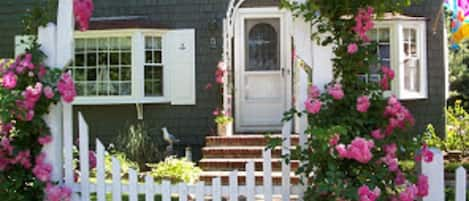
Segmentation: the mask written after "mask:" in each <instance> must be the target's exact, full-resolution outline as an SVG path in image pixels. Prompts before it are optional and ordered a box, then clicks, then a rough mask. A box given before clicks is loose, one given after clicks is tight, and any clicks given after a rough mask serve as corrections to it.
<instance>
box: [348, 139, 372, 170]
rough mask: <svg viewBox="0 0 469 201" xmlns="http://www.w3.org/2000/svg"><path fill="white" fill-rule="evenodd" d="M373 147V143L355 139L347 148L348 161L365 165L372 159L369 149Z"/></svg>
mask: <svg viewBox="0 0 469 201" xmlns="http://www.w3.org/2000/svg"><path fill="white" fill-rule="evenodd" d="M374 146H375V144H374V143H373V141H371V140H366V139H364V138H361V137H356V138H355V139H354V140H353V141H352V143H351V144H350V145H348V146H347V155H348V156H349V158H350V159H355V160H356V161H358V162H360V163H363V164H366V163H368V162H369V161H370V160H371V159H372V158H373V154H372V153H371V149H372V148H373V147H374Z"/></svg>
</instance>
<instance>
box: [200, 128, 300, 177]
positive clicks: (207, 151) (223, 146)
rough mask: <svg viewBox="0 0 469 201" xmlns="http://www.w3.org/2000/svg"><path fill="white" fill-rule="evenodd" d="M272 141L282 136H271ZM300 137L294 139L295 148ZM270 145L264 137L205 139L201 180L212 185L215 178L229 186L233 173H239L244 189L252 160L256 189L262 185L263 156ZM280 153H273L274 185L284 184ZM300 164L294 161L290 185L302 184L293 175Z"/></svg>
mask: <svg viewBox="0 0 469 201" xmlns="http://www.w3.org/2000/svg"><path fill="white" fill-rule="evenodd" d="M271 137H273V138H281V135H272V136H271ZM298 141H299V138H298V136H297V135H292V136H291V144H292V147H294V146H296V145H297V144H298ZM266 144H267V139H266V138H265V136H264V135H234V136H229V137H221V136H209V137H207V138H206V147H204V148H203V149H202V154H203V159H202V160H201V161H199V166H200V167H201V168H202V170H203V173H202V175H201V177H200V180H201V181H203V182H205V183H207V184H211V182H212V178H215V177H220V178H221V181H222V184H224V185H227V184H228V183H229V174H230V172H231V171H233V170H238V175H239V176H238V183H239V184H240V185H245V183H246V173H245V166H246V163H247V162H248V161H249V160H253V161H254V167H255V171H256V172H255V174H254V175H255V182H256V185H262V184H263V175H264V174H263V172H262V164H263V158H262V152H263V150H264V149H265V147H266ZM280 156H281V149H280V148H277V149H274V150H272V182H273V184H274V185H281V184H282V159H281V158H280ZM298 166H299V162H298V161H291V170H292V174H291V176H290V182H291V183H292V184H298V183H299V177H297V176H295V175H294V174H293V172H294V171H295V170H296V169H297V168H298Z"/></svg>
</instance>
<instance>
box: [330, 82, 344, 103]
mask: <svg viewBox="0 0 469 201" xmlns="http://www.w3.org/2000/svg"><path fill="white" fill-rule="evenodd" d="M327 92H328V93H329V95H331V96H332V98H334V99H335V100H341V99H342V98H344V91H343V90H342V85H341V84H338V83H336V84H334V85H333V86H329V87H328V88H327Z"/></svg>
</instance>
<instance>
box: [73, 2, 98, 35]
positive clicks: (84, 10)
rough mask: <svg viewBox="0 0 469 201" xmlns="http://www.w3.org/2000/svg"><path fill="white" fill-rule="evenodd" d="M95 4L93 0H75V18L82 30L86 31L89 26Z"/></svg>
mask: <svg viewBox="0 0 469 201" xmlns="http://www.w3.org/2000/svg"><path fill="white" fill-rule="evenodd" d="M93 10H94V5H93V1H92V0H74V1H73V12H74V14H75V20H76V21H77V22H78V24H79V25H80V31H86V30H88V27H89V21H90V18H91V16H92V15H93Z"/></svg>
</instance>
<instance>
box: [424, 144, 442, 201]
mask: <svg viewBox="0 0 469 201" xmlns="http://www.w3.org/2000/svg"><path fill="white" fill-rule="evenodd" d="M430 150H431V151H432V152H433V161H432V162H431V163H427V162H422V165H421V166H422V173H423V174H424V175H427V176H428V184H429V189H428V192H429V194H428V196H426V197H424V198H423V199H422V200H423V201H444V200H445V178H444V172H445V170H444V161H443V153H442V152H441V151H440V150H438V149H434V148H431V149H430Z"/></svg>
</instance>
